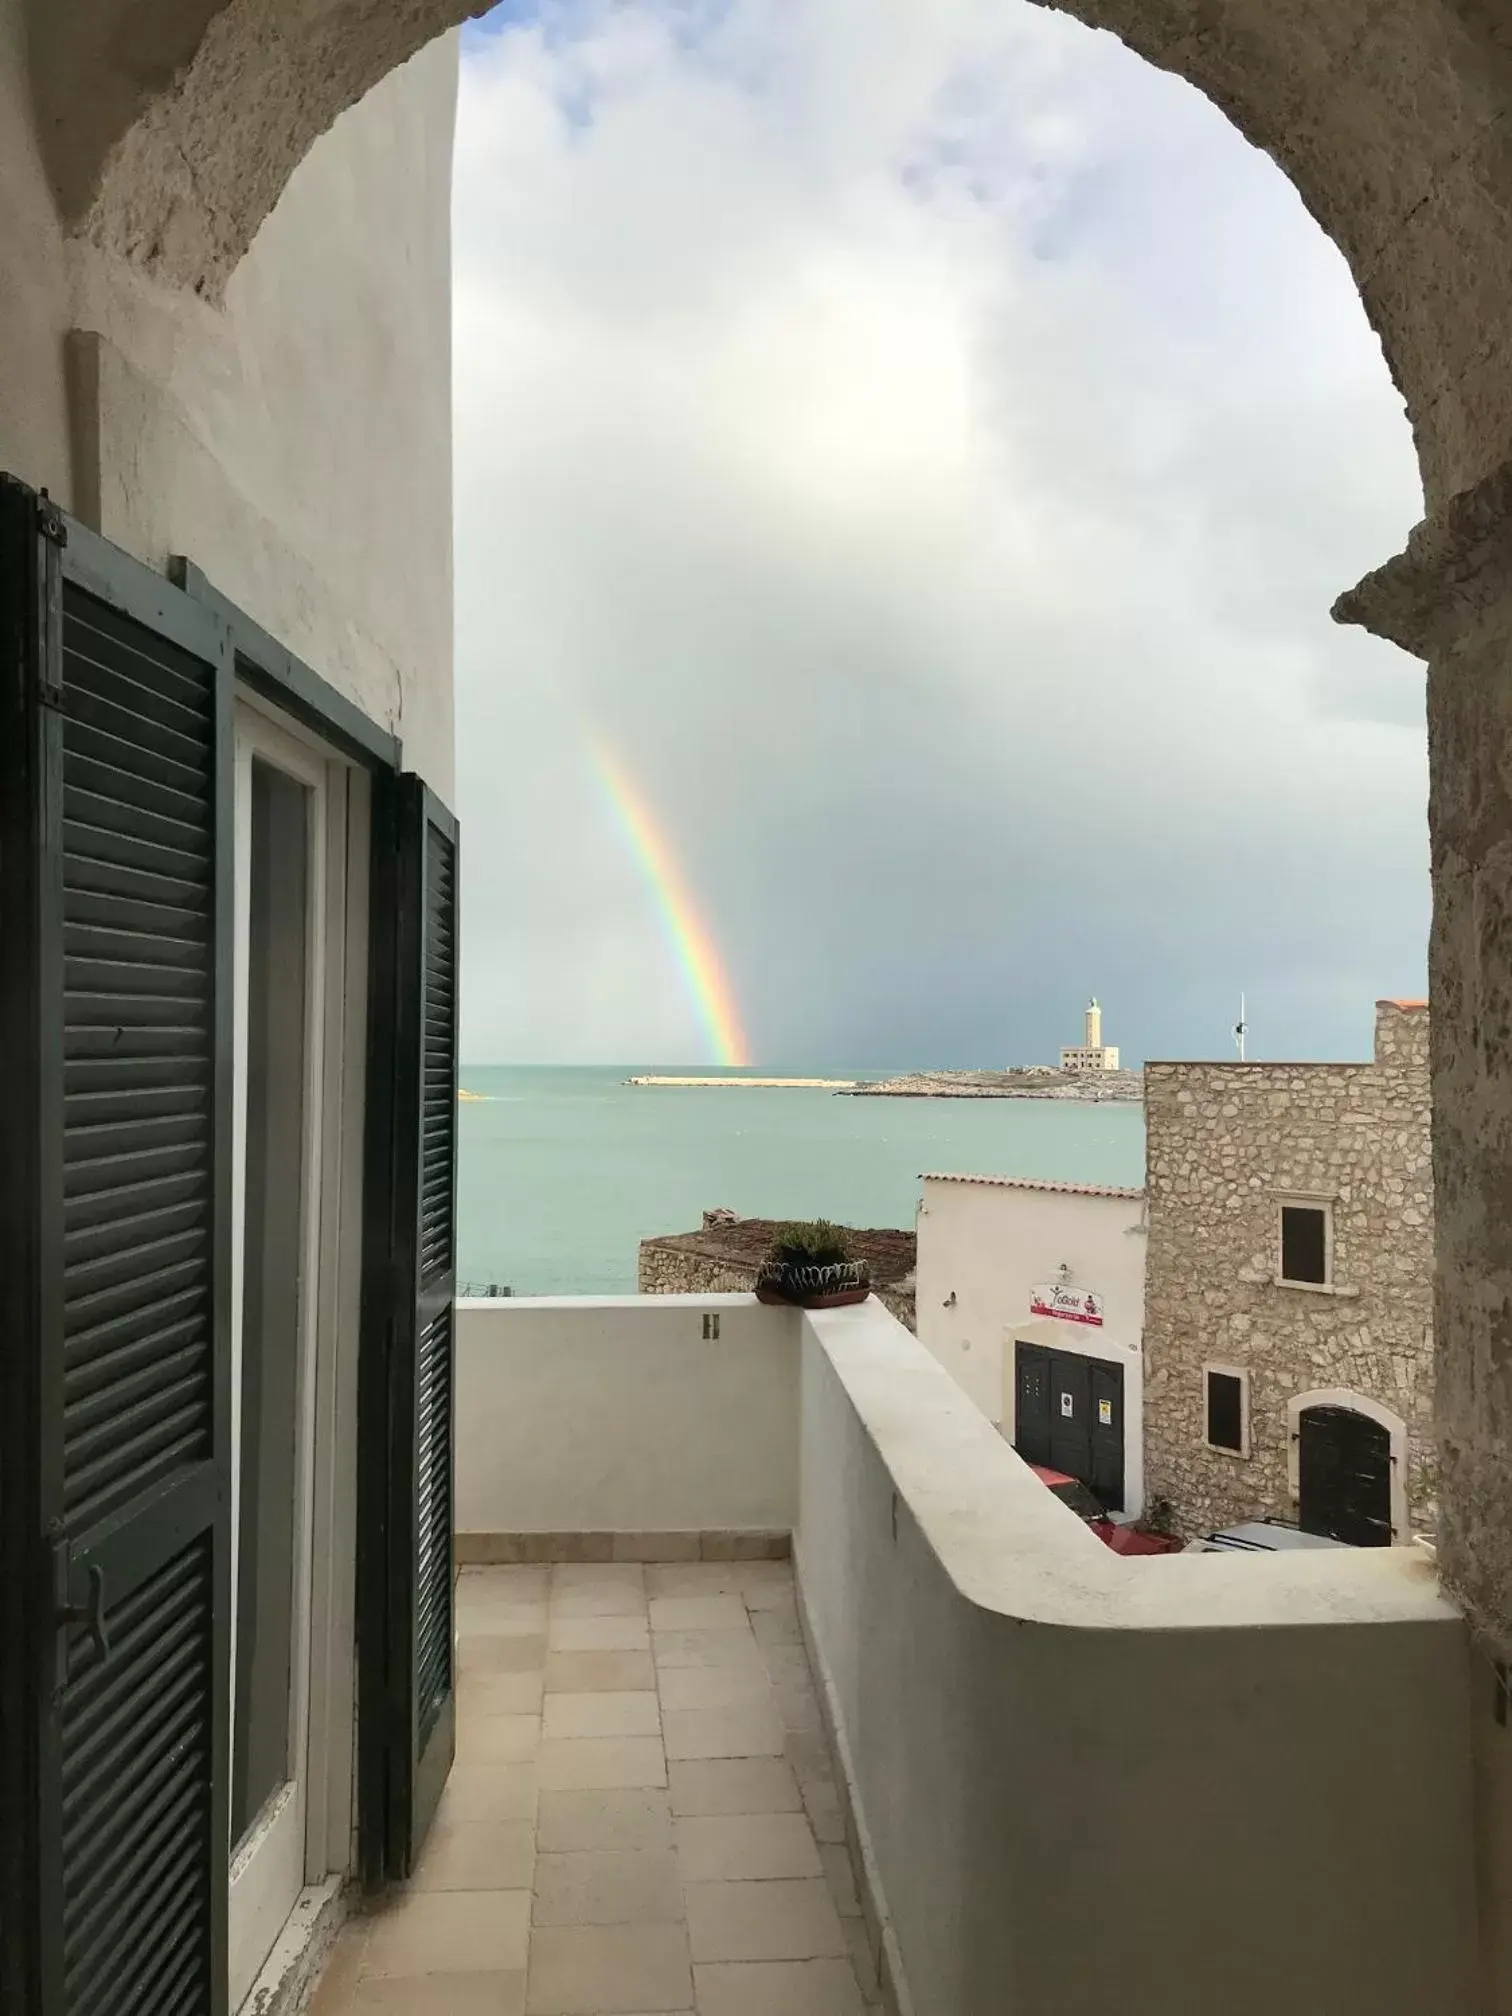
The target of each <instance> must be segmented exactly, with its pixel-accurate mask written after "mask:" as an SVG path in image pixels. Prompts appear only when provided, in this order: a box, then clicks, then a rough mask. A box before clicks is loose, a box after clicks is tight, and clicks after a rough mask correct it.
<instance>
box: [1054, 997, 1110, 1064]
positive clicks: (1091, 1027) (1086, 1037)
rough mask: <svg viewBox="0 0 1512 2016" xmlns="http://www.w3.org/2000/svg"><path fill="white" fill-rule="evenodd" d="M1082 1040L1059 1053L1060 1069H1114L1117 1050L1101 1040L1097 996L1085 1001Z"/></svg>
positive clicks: (1100, 1020) (1100, 1019)
mask: <svg viewBox="0 0 1512 2016" xmlns="http://www.w3.org/2000/svg"><path fill="white" fill-rule="evenodd" d="M1082 1034H1083V1041H1082V1042H1081V1043H1080V1044H1077V1045H1075V1046H1074V1047H1072V1048H1070V1049H1066V1050H1062V1052H1061V1053H1060V1061H1061V1069H1062V1071H1116V1070H1117V1069H1118V1051H1117V1050H1116V1049H1115V1048H1110V1047H1109V1045H1107V1044H1106V1043H1104V1042H1103V1040H1102V1010H1101V1008H1099V1007H1098V1005H1097V997H1096V996H1095V995H1094V996H1093V998H1092V999H1091V1000H1090V1001H1089V1002H1088V1003H1087V1012H1086V1017H1085V1022H1084V1026H1083V1031H1082Z"/></svg>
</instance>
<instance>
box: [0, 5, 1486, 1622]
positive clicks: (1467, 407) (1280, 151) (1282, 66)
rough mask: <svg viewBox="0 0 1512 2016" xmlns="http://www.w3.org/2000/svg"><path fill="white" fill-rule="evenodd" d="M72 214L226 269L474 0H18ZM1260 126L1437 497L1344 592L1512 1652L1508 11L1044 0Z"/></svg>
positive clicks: (107, 232)
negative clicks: (1422, 769)
mask: <svg viewBox="0 0 1512 2016" xmlns="http://www.w3.org/2000/svg"><path fill="white" fill-rule="evenodd" d="M20 4H21V5H22V6H24V7H25V9H26V18H27V26H28V32H29V42H28V46H29V50H30V60H31V65H32V73H33V87H34V105H35V112H36V121H37V127H38V131H39V133H40V136H41V140H42V146H43V150H44V153H45V156H46V159H47V161H48V165H49V172H50V175H51V179H52V182H53V187H54V191H55V195H56V198H57V202H58V205H59V208H60V211H61V214H62V217H63V219H64V222H65V225H66V227H67V229H68V230H70V231H71V232H72V233H74V234H75V236H76V237H77V238H78V239H80V240H82V241H84V243H86V244H87V245H90V246H92V247H94V248H96V249H97V251H98V252H99V254H100V255H101V256H103V257H104V258H105V259H106V260H123V261H126V262H128V263H129V264H130V265H132V266H134V267H135V268H137V269H138V270H139V271H141V272H144V273H146V274H148V275H149V276H151V277H152V278H154V279H155V280H157V281H158V282H160V283H161V284H164V285H166V286H170V287H178V288H183V289H187V290H193V291H194V292H197V293H199V294H201V295H203V296H205V297H207V298H208V299H210V300H214V299H216V298H217V297H218V296H219V294H220V292H221V290H222V289H223V288H224V286H225V283H226V281H227V279H228V278H229V276H230V275H231V274H232V273H233V272H234V271H235V268H236V266H237V263H238V261H239V260H240V259H241V258H242V256H243V254H244V253H245V252H246V250H247V248H248V246H249V245H250V244H251V242H252V240H253V238H254V236H255V235H256V233H257V231H258V229H259V227H260V226H261V224H262V222H263V220H264V219H265V218H266V217H267V215H268V213H269V212H270V211H271V210H272V208H273V206H274V204H275V203H276V202H277V201H278V198H279V195H280V194H281V192H282V190H283V188H284V186H285V184H286V183H287V181H288V179H289V177H290V175H291V174H292V173H293V171H294V169H295V168H296V167H297V165H298V164H299V162H300V160H301V159H302V158H303V156H304V154H305V153H306V152H307V150H308V149H309V147H310V146H311V145H312V143H313V142H314V140H315V139H316V138H317V137H318V136H319V135H320V134H321V133H322V132H323V131H325V130H326V128H327V127H329V126H330V125H331V124H332V123H333V122H334V120H335V119H336V118H337V117H338V116H339V115H340V114H341V113H342V112H343V111H344V110H346V109H347V107H349V106H351V105H353V104H355V103H356V102H357V100H358V99H359V98H361V97H363V96H364V95H365V94H366V92H367V91H368V90H370V89H371V88H372V86H373V85H375V84H376V83H378V82H379V81H380V79H381V78H382V77H383V76H384V75H386V74H387V73H388V72H389V71H391V70H393V69H395V68H397V67H398V66H399V65H400V64H402V63H404V62H405V61H407V60H408V58H409V57H411V56H412V55H414V54H415V53H416V52H417V51H418V50H419V49H420V48H421V47H422V46H423V45H424V44H425V43H426V42H428V41H430V40H431V39H433V38H434V37H436V36H438V35H440V34H442V33H444V32H445V31H447V30H448V29H451V28H454V27H456V26H457V25H458V24H459V23H460V22H462V21H463V20H465V19H467V18H468V17H469V16H471V15H474V14H479V13H482V12H484V11H486V8H485V6H484V4H483V0H20ZM1041 4H1054V5H1059V6H1061V8H1062V9H1063V11H1065V12H1068V13H1071V14H1073V15H1075V16H1076V17H1077V18H1078V19H1080V20H1082V21H1083V22H1085V23H1087V24H1088V25H1089V26H1090V27H1093V28H1100V29H1106V30H1109V31H1111V32H1112V33H1114V34H1116V35H1118V36H1120V37H1121V38H1122V39H1123V40H1124V41H1125V42H1127V43H1128V44H1129V45H1130V46H1131V47H1132V48H1133V49H1135V50H1136V51H1137V52H1138V53H1139V54H1141V55H1142V56H1144V57H1145V58H1146V59H1147V60H1148V61H1150V62H1152V63H1154V64H1156V65H1158V66H1159V67H1161V68H1163V69H1166V70H1169V71H1172V72H1173V73H1175V74H1177V75H1180V76H1183V77H1185V78H1186V79H1187V80H1188V81H1189V82H1190V83H1192V84H1193V85H1195V86H1196V87H1197V88H1198V89H1199V90H1201V91H1202V92H1204V93H1205V94H1206V95H1207V96H1208V97H1209V98H1211V99H1212V100H1213V101H1214V102H1215V103H1216V104H1217V105H1218V106H1219V107H1220V108H1221V109H1222V110H1223V111H1224V112H1225V113H1226V114H1227V115H1228V116H1229V118H1230V119H1231V120H1232V122H1233V123H1234V125H1235V126H1237V127H1238V129H1239V130H1240V132H1241V133H1242V134H1244V135H1245V137H1246V138H1247V139H1249V140H1250V141H1251V142H1252V143H1253V144H1255V145H1256V146H1258V147H1260V148H1262V149H1263V150H1264V151H1266V152H1267V153H1269V154H1270V155H1271V156H1272V157H1273V158H1274V159H1275V161H1276V162H1277V163H1278V165H1279V166H1280V168H1281V169H1282V171H1283V172H1284V173H1285V174H1286V175H1287V176H1288V177H1289V179H1290V180H1291V182H1292V183H1293V185H1294V186H1295V188H1296V189H1297V191H1298V192H1299V195H1300V196H1301V199H1302V201H1303V202H1304V203H1305V204H1306V206H1307V207H1308V209H1309V210H1310V211H1311V213H1312V215H1313V216H1314V217H1315V218H1316V220H1317V221H1318V223H1319V224H1320V225H1321V226H1322V228H1323V229H1324V231H1325V232H1327V234H1328V235H1329V236H1330V237H1331V238H1332V239H1333V240H1334V242H1335V243H1336V244H1337V245H1338V247H1339V248H1340V250H1341V252H1342V253H1343V255H1344V257H1345V259H1346V260H1347V261H1348V263H1349V266H1350V268H1351V271H1352V273H1353V275H1354V278H1355V282H1356V285H1357V286H1358V288H1359V291H1360V295H1361V298H1362V300H1363V302H1364V305H1365V308H1366V312H1367V314H1368V315H1369V317H1370V320H1371V322H1372V324H1373V326H1374V328H1375V329H1376V331H1377V333H1378V335H1379V337H1380V339H1381V343H1382V347H1383V349H1384V352H1385V355H1386V359H1387V363H1388V365H1389V367H1390V369H1391V371H1392V373H1393V376H1394V378H1395V380H1396V383H1397V385H1398V387H1399V389H1400V390H1401V392H1402V395H1403V398H1404V400H1405V403H1406V407H1407V413H1408V417H1409V419H1410V421H1411V424H1412V427H1413V431H1414V436H1415V439H1416V442H1417V449H1418V457H1419V464H1420V468H1421V471H1422V477H1423V487H1424V493H1425V497H1426V501H1427V507H1428V509H1427V516H1426V518H1425V521H1424V523H1423V524H1422V525H1420V526H1419V527H1418V528H1417V530H1416V531H1415V532H1414V533H1413V535H1412V538H1411V539H1410V540H1409V542H1408V546H1407V551H1406V552H1405V553H1404V554H1403V555H1401V556H1399V557H1398V558H1397V559H1395V560H1391V561H1388V562H1387V563H1386V565H1385V566H1383V567H1382V568H1381V569H1379V570H1378V571H1377V572H1376V573H1375V574H1373V575H1371V576H1369V577H1368V578H1367V579H1366V581H1364V582H1362V583H1361V584H1360V586H1359V587H1358V588H1357V589H1355V590H1353V591H1351V592H1350V593H1348V594H1346V595H1344V596H1343V597H1341V598H1340V601H1339V603H1338V604H1337V605H1336V610H1335V613H1336V614H1337V615H1338V616H1339V617H1340V618H1341V619H1342V620H1345V621H1350V622H1357V623H1361V624H1363V625H1365V626H1366V627H1368V628H1370V629H1372V630H1374V631H1376V632H1377V633H1378V634H1379V635H1381V636H1384V637H1389V638H1391V639H1393V640H1394V641H1395V642H1397V643H1399V644H1401V645H1402V646H1404V647H1405V648H1406V649H1408V650H1409V651H1412V652H1414V653H1416V654H1417V655H1419V656H1422V657H1426V658H1428V659H1429V660H1430V661H1431V662H1430V676H1429V684H1428V710H1429V716H1430V721H1431V723H1432V728H1433V732H1432V734H1431V736H1430V806H1429V814H1430V827H1431V831H1432V841H1433V857H1432V858H1433V881H1434V927H1433V943H1432V951H1431V995H1432V1000H1433V1013H1434V1018H1435V1019H1434V1025H1433V1048H1434V1057H1433V1097H1434V1141H1435V1146H1434V1186H1435V1216H1436V1237H1437V1252H1438V1262H1437V1265H1438V1305H1437V1315H1436V1321H1435V1335H1436V1349H1437V1368H1436V1381H1437V1384H1436V1402H1435V1404H1436V1411H1437V1416H1438V1423H1439V1433H1440V1445H1441V1463H1442V1478H1441V1490H1440V1513H1441V1522H1442V1523H1441V1529H1440V1537H1441V1549H1440V1561H1441V1563H1442V1564H1443V1566H1444V1568H1445V1570H1446V1573H1447V1575H1448V1577H1449V1580H1450V1582H1451V1584H1452V1585H1453V1586H1454V1587H1455V1589H1456V1591H1457V1593H1458V1594H1459V1595H1460V1596H1461V1597H1462V1599H1463V1600H1464V1601H1465V1603H1466V1605H1467V1608H1468V1609H1469V1611H1470V1613H1471V1616H1472V1618H1473V1619H1474V1621H1475V1622H1476V1623H1477V1624H1479V1625H1480V1626H1481V1627H1482V1628H1483V1629H1484V1630H1485V1631H1486V1632H1487V1633H1488V1635H1489V1636H1490V1638H1491V1639H1492V1641H1493V1642H1495V1643H1496V1644H1498V1645H1499V1647H1500V1648H1501V1650H1502V1651H1503V1653H1504V1654H1505V1655H1506V1656H1509V1657H1512V1518H1509V1516H1508V1514H1507V1509H1506V1508H1507V1507H1508V1505H1509V1504H1512V1209H1509V1208H1508V1177H1507V1173H1506V1163H1505V1152H1504V1150H1505V1140H1506V1137H1507V1133H1508V1131H1509V1130H1512V923H1509V922H1508V920H1509V919H1512V852H1509V850H1508V848H1507V846H1506V842H1505V835H1506V833H1507V832H1508V831H1512V760H1508V759H1507V757H1506V755H1505V752H1506V751H1507V750H1508V749H1512V688H1509V682H1508V681H1507V678H1506V668H1507V652H1508V641H1507V640H1508V637H1509V636H1512V615H1509V612H1512V538H1509V530H1508V528H1509V526H1512V14H1509V13H1508V11H1507V5H1506V0H1041Z"/></svg>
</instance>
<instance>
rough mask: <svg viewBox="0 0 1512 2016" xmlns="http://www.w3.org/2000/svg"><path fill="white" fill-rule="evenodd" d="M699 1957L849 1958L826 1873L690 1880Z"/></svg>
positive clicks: (692, 1941) (691, 1937)
mask: <svg viewBox="0 0 1512 2016" xmlns="http://www.w3.org/2000/svg"><path fill="white" fill-rule="evenodd" d="M683 1894H684V1896H685V1897H686V1898H687V1901H688V1943H689V1946H690V1948H691V1950H692V1954H693V1957H694V1959H695V1960H821V1959H827V1958H830V1957H838V1958H841V1959H845V1960H846V1961H847V1963H848V1959H849V1953H850V1948H849V1947H848V1946H847V1944H846V1940H845V1933H844V1930H843V1929H842V1927H841V1924H840V1918H839V1914H838V1913H837V1912H836V1910H835V1907H834V1904H833V1903H832V1902H831V1900H830V1894H829V1890H828V1888H827V1886H826V1885H825V1883H824V1880H823V1878H822V1877H816V1878H813V1879H811V1880H809V1881H806V1882H796V1883H789V1882H774V1883H689V1884H687V1885H686V1886H685V1887H684V1891H683Z"/></svg>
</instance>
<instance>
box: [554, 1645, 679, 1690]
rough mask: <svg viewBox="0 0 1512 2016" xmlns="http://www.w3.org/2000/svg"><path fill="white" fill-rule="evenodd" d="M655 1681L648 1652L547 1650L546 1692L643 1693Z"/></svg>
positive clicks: (654, 1670)
mask: <svg viewBox="0 0 1512 2016" xmlns="http://www.w3.org/2000/svg"><path fill="white" fill-rule="evenodd" d="M655 1685H656V1667H655V1665H654V1664H653V1662H652V1658H651V1654H650V1653H649V1652H548V1653H547V1655H546V1692H547V1693H548V1694H629V1693H644V1692H646V1691H648V1690H649V1689H651V1688H653V1687H655Z"/></svg>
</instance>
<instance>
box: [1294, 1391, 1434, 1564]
mask: <svg viewBox="0 0 1512 2016" xmlns="http://www.w3.org/2000/svg"><path fill="white" fill-rule="evenodd" d="M1311 1407H1347V1408H1348V1409H1349V1411H1350V1412H1351V1413H1352V1414H1363V1415H1365V1417H1366V1418H1367V1419H1368V1420H1371V1421H1375V1422H1378V1423H1379V1424H1380V1426H1381V1427H1383V1428H1384V1429H1385V1430H1386V1432H1387V1434H1388V1435H1389V1436H1390V1438H1391V1544H1392V1546H1393V1547H1397V1546H1400V1545H1402V1544H1403V1543H1404V1542H1405V1541H1408V1540H1410V1539H1411V1538H1412V1518H1411V1514H1410V1512H1409V1509H1408V1504H1407V1423H1406V1422H1405V1421H1404V1420H1403V1419H1402V1417H1401V1415H1400V1414H1394V1413H1393V1412H1392V1410H1391V1409H1390V1408H1389V1407H1386V1406H1383V1405H1382V1403H1381V1402H1380V1401H1379V1400H1372V1399H1371V1398H1370V1396H1369V1395H1368V1394H1366V1393H1356V1392H1354V1391H1353V1390H1352V1389H1351V1388H1349V1387H1347V1386H1321V1387H1319V1388H1318V1389H1317V1390H1316V1391H1314V1392H1312V1393H1296V1394H1293V1396H1292V1398H1291V1399H1290V1400H1288V1401H1287V1403H1286V1488H1287V1490H1288V1491H1289V1492H1290V1493H1291V1501H1292V1507H1293V1509H1294V1510H1295V1508H1296V1507H1297V1506H1298V1505H1299V1504H1300V1503H1301V1500H1302V1416H1303V1415H1304V1414H1305V1413H1306V1412H1307V1411H1308V1409H1309V1408H1311Z"/></svg>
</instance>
